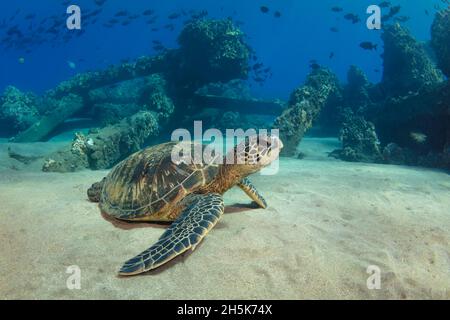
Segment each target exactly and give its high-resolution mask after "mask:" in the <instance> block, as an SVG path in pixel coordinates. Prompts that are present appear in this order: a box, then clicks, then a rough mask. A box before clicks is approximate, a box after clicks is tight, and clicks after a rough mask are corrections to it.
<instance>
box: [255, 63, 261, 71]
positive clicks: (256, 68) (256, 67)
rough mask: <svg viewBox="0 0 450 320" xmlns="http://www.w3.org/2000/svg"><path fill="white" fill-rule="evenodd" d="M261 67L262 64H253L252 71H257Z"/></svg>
mask: <svg viewBox="0 0 450 320" xmlns="http://www.w3.org/2000/svg"><path fill="white" fill-rule="evenodd" d="M262 66H263V64H262V63H255V64H254V65H253V70H258V69H260V68H261V67H262Z"/></svg>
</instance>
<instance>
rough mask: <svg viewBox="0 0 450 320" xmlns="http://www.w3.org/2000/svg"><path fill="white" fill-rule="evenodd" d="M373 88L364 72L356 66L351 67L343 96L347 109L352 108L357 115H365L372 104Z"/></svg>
mask: <svg viewBox="0 0 450 320" xmlns="http://www.w3.org/2000/svg"><path fill="white" fill-rule="evenodd" d="M371 87H372V84H371V83H370V82H369V80H367V76H366V75H365V74H364V72H363V71H362V70H361V69H360V68H358V67H356V66H350V69H349V71H348V73H347V85H346V86H345V88H344V94H343V99H344V101H345V107H348V108H350V109H351V110H352V111H353V112H354V113H356V114H363V113H364V112H365V111H366V109H367V107H368V105H370V104H371V98H370V88H371Z"/></svg>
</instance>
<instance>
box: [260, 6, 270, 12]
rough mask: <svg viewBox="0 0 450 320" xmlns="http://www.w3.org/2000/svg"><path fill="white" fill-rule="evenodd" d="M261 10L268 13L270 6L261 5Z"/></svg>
mask: <svg viewBox="0 0 450 320" xmlns="http://www.w3.org/2000/svg"><path fill="white" fill-rule="evenodd" d="M259 10H261V12H262V13H267V12H269V8H268V7H266V6H261V7H260V8H259Z"/></svg>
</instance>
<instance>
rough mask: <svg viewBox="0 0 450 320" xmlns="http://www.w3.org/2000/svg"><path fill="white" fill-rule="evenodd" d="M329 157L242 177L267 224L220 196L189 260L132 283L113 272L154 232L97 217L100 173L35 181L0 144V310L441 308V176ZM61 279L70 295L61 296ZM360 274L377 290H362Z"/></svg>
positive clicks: (445, 244) (323, 144)
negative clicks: (125, 302)
mask: <svg viewBox="0 0 450 320" xmlns="http://www.w3.org/2000/svg"><path fill="white" fill-rule="evenodd" d="M336 144H337V142H336V141H335V140H331V139H306V140H305V141H304V142H303V143H302V145H301V150H302V151H303V152H305V153H306V154H307V156H306V158H305V159H303V160H297V159H282V161H281V171H280V173H279V174H278V175H276V176H259V175H258V176H255V177H253V181H254V183H255V185H256V186H257V187H258V189H259V190H260V192H261V193H262V194H264V195H265V197H266V199H267V202H268V203H269V206H270V207H269V208H268V209H267V210H260V209H250V208H249V207H248V204H249V203H250V202H249V200H248V198H247V197H246V195H245V194H244V193H243V192H241V191H240V190H239V189H233V190H231V191H229V192H228V193H227V194H226V196H225V201H226V204H227V205H228V207H227V210H226V214H225V215H224V217H223V218H222V220H221V221H220V222H219V224H218V225H217V226H216V227H215V228H214V229H213V230H212V231H211V233H210V234H209V235H208V236H207V237H206V238H205V240H204V241H203V242H202V244H201V245H200V246H198V247H197V249H196V250H195V251H194V252H193V253H188V254H185V255H184V256H181V257H180V258H177V259H175V260H174V261H173V262H171V263H169V264H168V265H167V266H164V267H162V268H160V269H159V270H156V271H154V272H151V273H149V274H146V275H143V276H137V277H131V278H119V277H118V276H117V271H118V269H119V268H120V266H121V264H122V263H123V262H124V261H125V260H127V259H128V258H131V257H132V256H134V255H135V254H137V253H139V252H141V251H142V250H144V249H146V248H147V247H149V246H150V245H151V244H152V243H153V242H154V241H156V239H157V238H158V237H159V236H160V235H161V233H162V232H163V228H162V227H161V226H155V225H147V224H127V223H118V222H114V221H110V220H108V219H105V218H104V217H102V215H101V214H100V213H99V210H98V208H97V205H96V204H92V203H90V202H88V200H87V198H86V189H87V188H88V187H89V186H90V184H91V183H93V182H95V181H96V180H99V179H100V178H102V177H103V176H104V175H105V173H106V172H91V171H84V172H80V173H73V174H72V173H71V174H53V173H43V172H40V171H39V166H38V165H37V164H32V165H29V166H24V165H23V164H21V163H19V162H18V161H16V160H14V159H9V158H8V157H7V153H6V147H7V145H6V144H0V218H1V223H0V241H1V243H2V244H1V246H0V257H1V258H0V299H17V298H19V299H25V298H26V299H93V298H100V299H191V298H195V299H205V298H212V299H221V298H224V299H253V298H262V299H305V298H306V299H309V298H317V299H360V298H362V299H373V298H375V299H381V298H388V299H413V298H419V299H427V298H437V299H450V289H449V288H450V253H449V250H450V232H449V230H450V197H449V195H450V176H449V175H448V174H447V173H444V172H439V171H435V170H429V169H421V168H408V167H400V166H387V165H374V164H360V163H357V164H355V163H346V162H341V161H337V160H334V159H330V158H328V157H327V155H326V152H327V151H331V150H332V149H333V148H335V147H336ZM49 145H50V144H33V145H20V146H15V148H16V147H17V148H20V149H21V151H22V152H29V153H34V154H39V153H41V154H42V152H43V151H50V146H49ZM51 146H52V149H54V148H55V147H56V146H57V144H56V143H52V144H51ZM70 265H78V266H79V267H80V268H81V272H82V274H81V275H82V279H81V286H82V288H81V290H69V289H67V287H66V279H67V277H68V276H69V275H68V274H66V268H67V267H68V266H70ZM369 265H377V266H378V267H379V268H380V269H381V272H382V275H381V289H380V290H369V289H367V286H366V279H367V277H368V276H369V275H368V274H367V273H366V268H367V267H368V266H369Z"/></svg>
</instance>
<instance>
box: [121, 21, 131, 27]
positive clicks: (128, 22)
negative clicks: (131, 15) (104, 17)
mask: <svg viewBox="0 0 450 320" xmlns="http://www.w3.org/2000/svg"><path fill="white" fill-rule="evenodd" d="M130 23H131V21H130V20H125V21H123V22H122V23H121V25H123V26H127V25H129V24H130Z"/></svg>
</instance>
